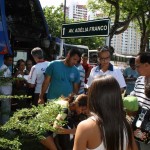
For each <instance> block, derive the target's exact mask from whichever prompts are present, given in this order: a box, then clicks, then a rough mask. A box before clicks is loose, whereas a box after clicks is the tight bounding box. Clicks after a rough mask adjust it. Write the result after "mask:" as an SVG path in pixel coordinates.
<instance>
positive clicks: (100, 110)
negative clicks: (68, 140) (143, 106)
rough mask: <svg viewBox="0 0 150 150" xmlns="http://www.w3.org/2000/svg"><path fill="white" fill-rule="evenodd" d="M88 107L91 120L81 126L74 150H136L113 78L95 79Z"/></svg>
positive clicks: (107, 76) (117, 85)
mask: <svg viewBox="0 0 150 150" xmlns="http://www.w3.org/2000/svg"><path fill="white" fill-rule="evenodd" d="M88 104H89V109H90V111H91V116H92V117H90V118H88V119H87V120H84V121H82V122H81V123H80V124H79V125H78V127H77V130H76V134H75V142H74V148H73V150H137V146H136V143H135V140H134V137H133V134H132V131H131V128H130V125H129V123H128V122H127V120H126V118H125V113H124V110H123V104H122V97H121V90H120V87H119V84H118V82H117V81H116V79H115V78H114V77H112V76H110V75H105V76H101V77H98V78H96V79H94V81H93V82H92V84H91V87H90V89H89V91H88Z"/></svg>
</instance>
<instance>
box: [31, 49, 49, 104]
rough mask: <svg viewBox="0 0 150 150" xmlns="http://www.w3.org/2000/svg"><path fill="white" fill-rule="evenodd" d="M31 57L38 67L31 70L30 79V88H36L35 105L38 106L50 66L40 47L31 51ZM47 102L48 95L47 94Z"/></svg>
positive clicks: (35, 66)
mask: <svg viewBox="0 0 150 150" xmlns="http://www.w3.org/2000/svg"><path fill="white" fill-rule="evenodd" d="M31 55H32V57H33V58H34V60H35V62H36V65H34V66H33V67H32V68H31V71H30V73H29V77H28V83H29V88H35V91H34V98H33V105H35V106H37V105H38V99H39V93H40V91H41V87H42V83H43V81H44V73H45V70H46V68H47V66H48V64H49V62H48V61H45V60H44V57H43V50H42V49H41V48H39V47H36V48H34V49H33V50H32V51H31ZM45 101H46V94H45Z"/></svg>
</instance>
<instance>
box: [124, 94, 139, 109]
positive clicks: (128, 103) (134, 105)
mask: <svg viewBox="0 0 150 150" xmlns="http://www.w3.org/2000/svg"><path fill="white" fill-rule="evenodd" d="M123 105H124V108H126V110H128V111H137V110H138V108H139V104H138V100H137V97H135V96H127V97H124V98H123Z"/></svg>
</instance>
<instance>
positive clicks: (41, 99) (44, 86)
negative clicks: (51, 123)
mask: <svg viewBox="0 0 150 150" xmlns="http://www.w3.org/2000/svg"><path fill="white" fill-rule="evenodd" d="M50 80H51V77H50V76H48V75H46V76H45V79H44V81H43V84H42V88H41V93H40V95H39V100H38V103H39V104H44V94H45V92H46V90H47V89H48V86H49V83H50Z"/></svg>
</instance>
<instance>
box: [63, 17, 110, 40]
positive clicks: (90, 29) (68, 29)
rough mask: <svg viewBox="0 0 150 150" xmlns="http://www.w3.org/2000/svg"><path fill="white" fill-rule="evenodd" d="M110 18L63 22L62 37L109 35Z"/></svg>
mask: <svg viewBox="0 0 150 150" xmlns="http://www.w3.org/2000/svg"><path fill="white" fill-rule="evenodd" d="M109 30H110V19H103V20H92V21H88V22H80V23H72V24H63V25H62V31H61V38H78V37H91V36H103V37H107V36H109Z"/></svg>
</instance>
